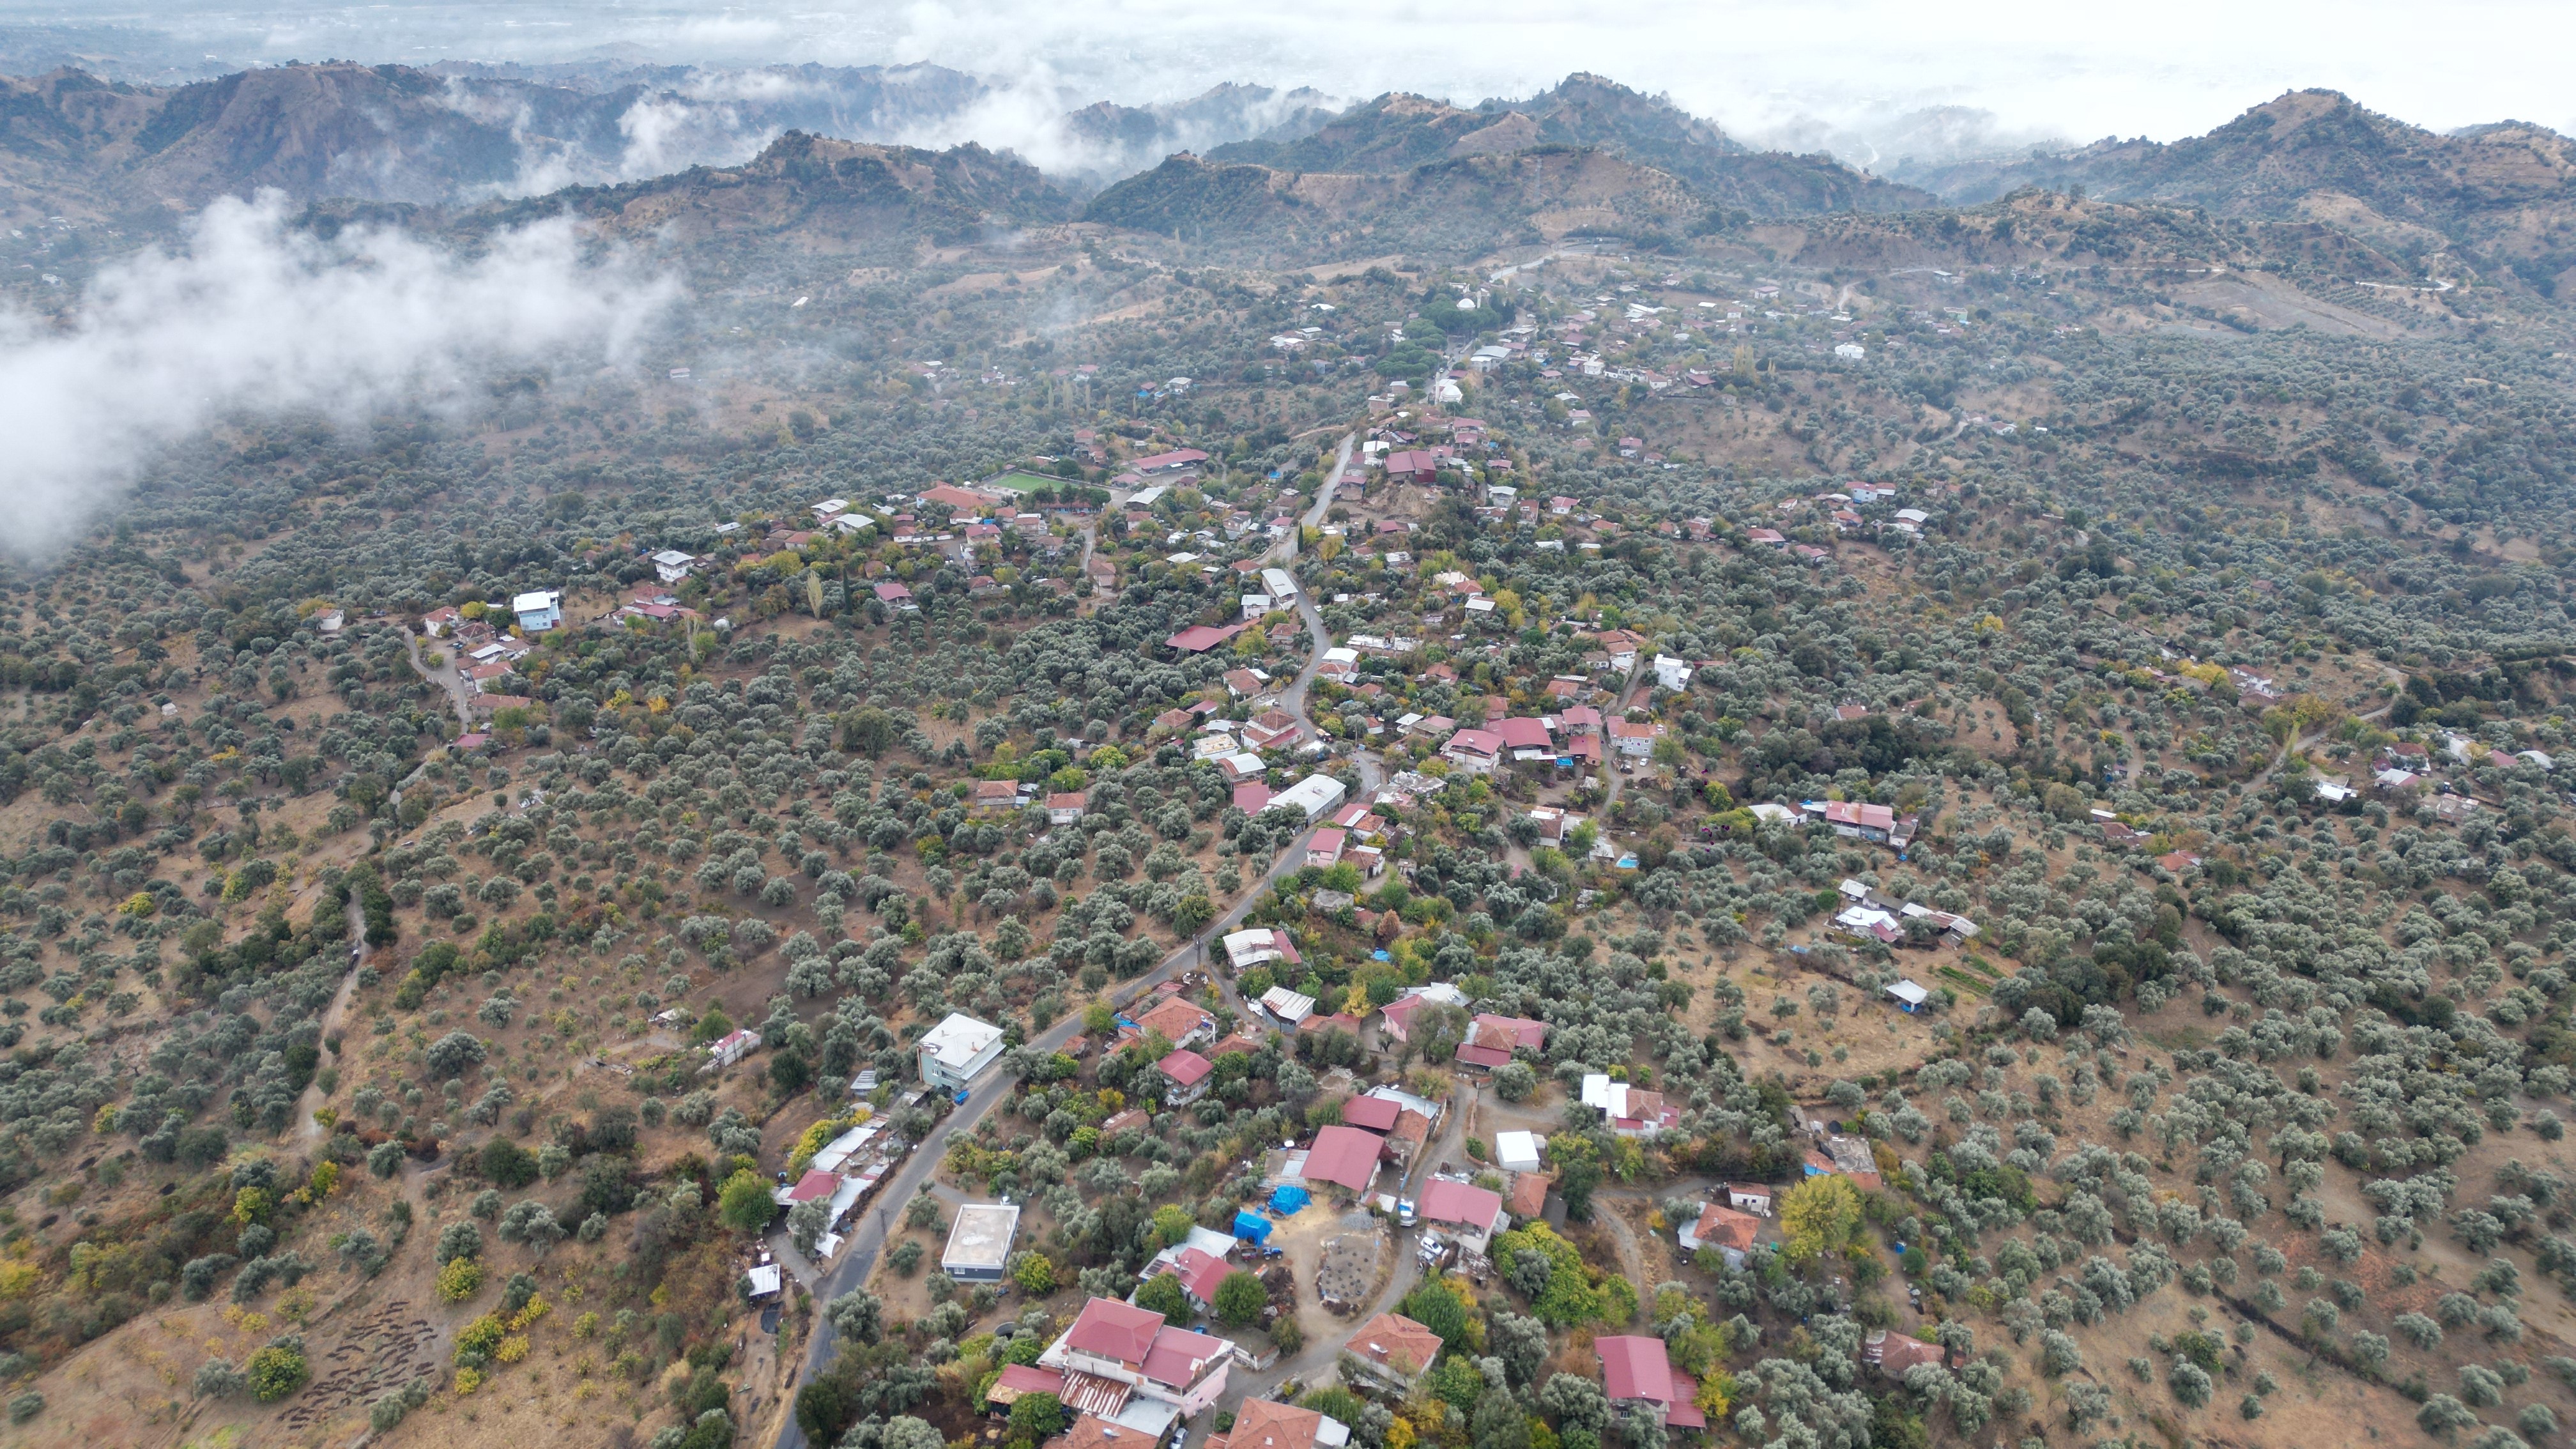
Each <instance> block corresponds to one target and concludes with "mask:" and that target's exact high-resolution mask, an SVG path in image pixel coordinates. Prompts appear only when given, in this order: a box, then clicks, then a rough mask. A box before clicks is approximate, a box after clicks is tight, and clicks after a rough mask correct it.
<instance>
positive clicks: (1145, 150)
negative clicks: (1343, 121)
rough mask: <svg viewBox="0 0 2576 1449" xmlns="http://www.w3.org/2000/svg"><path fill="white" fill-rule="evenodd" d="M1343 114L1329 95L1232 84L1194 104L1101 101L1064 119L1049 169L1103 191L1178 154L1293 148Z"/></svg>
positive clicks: (1194, 99)
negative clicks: (1254, 146) (1251, 146)
mask: <svg viewBox="0 0 2576 1449" xmlns="http://www.w3.org/2000/svg"><path fill="white" fill-rule="evenodd" d="M1338 109H1339V108H1338V106H1337V105H1336V103H1335V102H1334V101H1333V100H1332V98H1331V97H1329V96H1327V95H1325V94H1324V93H1323V92H1321V91H1317V90H1310V89H1306V88H1302V87H1301V88H1299V89H1297V90H1292V91H1280V90H1273V89H1271V88H1270V87H1268V86H1246V85H1236V84H1233V83H1232V82H1228V83H1226V84H1224V85H1220V86H1217V87H1215V88H1214V89H1212V90H1209V91H1207V92H1205V93H1204V94H1201V95H1197V96H1193V97H1191V98H1190V99H1188V100H1186V101H1167V102H1161V103H1158V104H1155V105H1150V106H1122V105H1118V104H1115V103H1113V102H1109V101H1100V102H1097V103H1095V104H1092V105H1089V106H1085V107H1083V108H1082V109H1081V110H1078V111H1075V112H1072V113H1071V114H1069V115H1067V116H1065V117H1064V119H1063V120H1062V122H1061V123H1060V130H1061V133H1062V136H1063V142H1064V144H1063V145H1062V147H1061V148H1059V156H1060V158H1061V159H1057V160H1055V161H1054V163H1053V164H1052V165H1050V167H1049V170H1050V171H1051V172H1052V173H1054V174H1056V175H1058V176H1060V177H1063V178H1065V179H1066V180H1068V181H1071V182H1073V183H1074V184H1076V185H1080V186H1082V187H1084V189H1086V190H1098V189H1099V188H1101V187H1104V186H1107V185H1109V184H1110V183H1112V182H1115V181H1117V180H1119V179H1120V178H1121V177H1126V176H1133V175H1135V174H1136V173H1137V172H1139V171H1142V170H1145V169H1146V168H1148V167H1150V166H1152V165H1154V164H1155V163H1156V162H1158V161H1160V160H1162V159H1163V158H1164V157H1166V156H1169V155H1171V154H1172V153H1174V152H1176V151H1194V152H1195V151H1205V150H1208V149H1210V148H1211V147H1216V146H1223V145H1225V144H1227V143H1229V142H1239V141H1244V140H1247V139H1258V140H1262V141H1269V142H1282V141H1293V140H1295V139H1297V138H1299V137H1302V136H1306V135H1310V134H1312V133H1313V132H1314V131H1315V130H1316V129H1317V128H1319V127H1321V126H1323V125H1324V124H1326V123H1327V122H1329V121H1330V120H1332V118H1333V116H1334V114H1335V112H1336V111H1337V110H1338Z"/></svg>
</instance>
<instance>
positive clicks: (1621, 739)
mask: <svg viewBox="0 0 2576 1449" xmlns="http://www.w3.org/2000/svg"><path fill="white" fill-rule="evenodd" d="M1663 733H1664V727H1663V726H1662V725H1661V724H1659V723H1656V722H1654V721H1651V720H1650V721H1648V722H1647V723H1645V724H1630V723H1628V722H1627V721H1626V720H1624V719H1614V720H1612V721H1610V747H1611V748H1612V749H1614V750H1617V751H1618V752H1619V753H1620V754H1623V755H1626V756H1628V757H1629V758H1631V759H1638V760H1642V759H1644V758H1645V757H1646V756H1648V755H1651V754H1653V753H1654V752H1655V741H1656V740H1657V739H1659V738H1661V737H1662V735H1663Z"/></svg>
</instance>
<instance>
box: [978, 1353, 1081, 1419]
mask: <svg viewBox="0 0 2576 1449" xmlns="http://www.w3.org/2000/svg"><path fill="white" fill-rule="evenodd" d="M1022 1394H1053V1395H1055V1396H1056V1397H1057V1398H1058V1399H1061V1398H1063V1397H1064V1374H1063V1373H1062V1372H1061V1371H1059V1370H1056V1369H1042V1368H1039V1367H1038V1366H1037V1365H1035V1364H1025V1363H1015V1364H1008V1365H1005V1366H1004V1367H1003V1369H1002V1376H1001V1377H1000V1378H998V1379H995V1380H993V1386H992V1387H991V1388H989V1389H986V1390H985V1391H984V1402H986V1403H988V1404H991V1405H993V1406H994V1407H996V1408H1002V1409H1007V1408H1009V1407H1010V1406H1011V1405H1013V1404H1016V1403H1018V1402H1019V1401H1020V1395H1022Z"/></svg>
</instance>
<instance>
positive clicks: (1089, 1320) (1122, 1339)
mask: <svg viewBox="0 0 2576 1449" xmlns="http://www.w3.org/2000/svg"><path fill="white" fill-rule="evenodd" d="M1162 1327H1163V1315H1161V1314H1159V1313H1156V1312H1154V1311H1153V1310H1151V1309H1147V1308H1139V1307H1137V1306H1136V1305H1134V1304H1132V1303H1121V1302H1119V1301H1118V1300H1117V1299H1115V1298H1094V1299H1092V1300H1091V1301H1090V1302H1088V1303H1085V1304H1083V1305H1082V1314H1081V1316H1080V1317H1077V1318H1076V1319H1074V1320H1073V1327H1071V1328H1069V1329H1066V1330H1065V1334H1064V1343H1065V1347H1067V1348H1070V1349H1074V1350H1076V1351H1078V1352H1081V1353H1087V1354H1090V1355H1091V1356H1093V1357H1094V1358H1107V1359H1116V1360H1117V1361H1118V1362H1120V1363H1132V1364H1141V1363H1143V1362H1144V1361H1145V1355H1146V1354H1148V1353H1151V1352H1152V1351H1153V1348H1154V1335H1155V1334H1156V1333H1158V1332H1160V1331H1161V1330H1162Z"/></svg>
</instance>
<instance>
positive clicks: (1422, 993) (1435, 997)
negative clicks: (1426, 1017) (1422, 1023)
mask: <svg viewBox="0 0 2576 1449" xmlns="http://www.w3.org/2000/svg"><path fill="white" fill-rule="evenodd" d="M1466 1004H1467V998H1466V996H1465V995H1464V994H1463V993H1461V992H1460V991H1459V990H1458V988H1457V987H1455V986H1451V985H1448V984H1447V983H1445V982H1434V983H1433V984H1431V985H1429V986H1419V987H1415V988H1413V989H1411V990H1409V991H1407V992H1405V993H1404V994H1403V995H1402V996H1399V997H1397V998H1396V999H1395V1000H1393V1001H1390V1002H1388V1003H1387V1004H1386V1005H1385V1006H1384V1007H1383V1008H1381V1009H1380V1011H1379V1015H1380V1016H1381V1017H1382V1018H1383V1019H1384V1020H1385V1022H1386V1025H1385V1028H1384V1030H1385V1032H1386V1034H1387V1035H1388V1036H1391V1037H1393V1038H1395V1039H1396V1040H1397V1041H1410V1040H1412V1036H1411V1032H1412V1030H1413V1015H1414V1013H1415V1012H1418V1011H1420V1010H1421V1009H1422V1008H1424V1007H1425V1006H1464V1005H1466Z"/></svg>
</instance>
